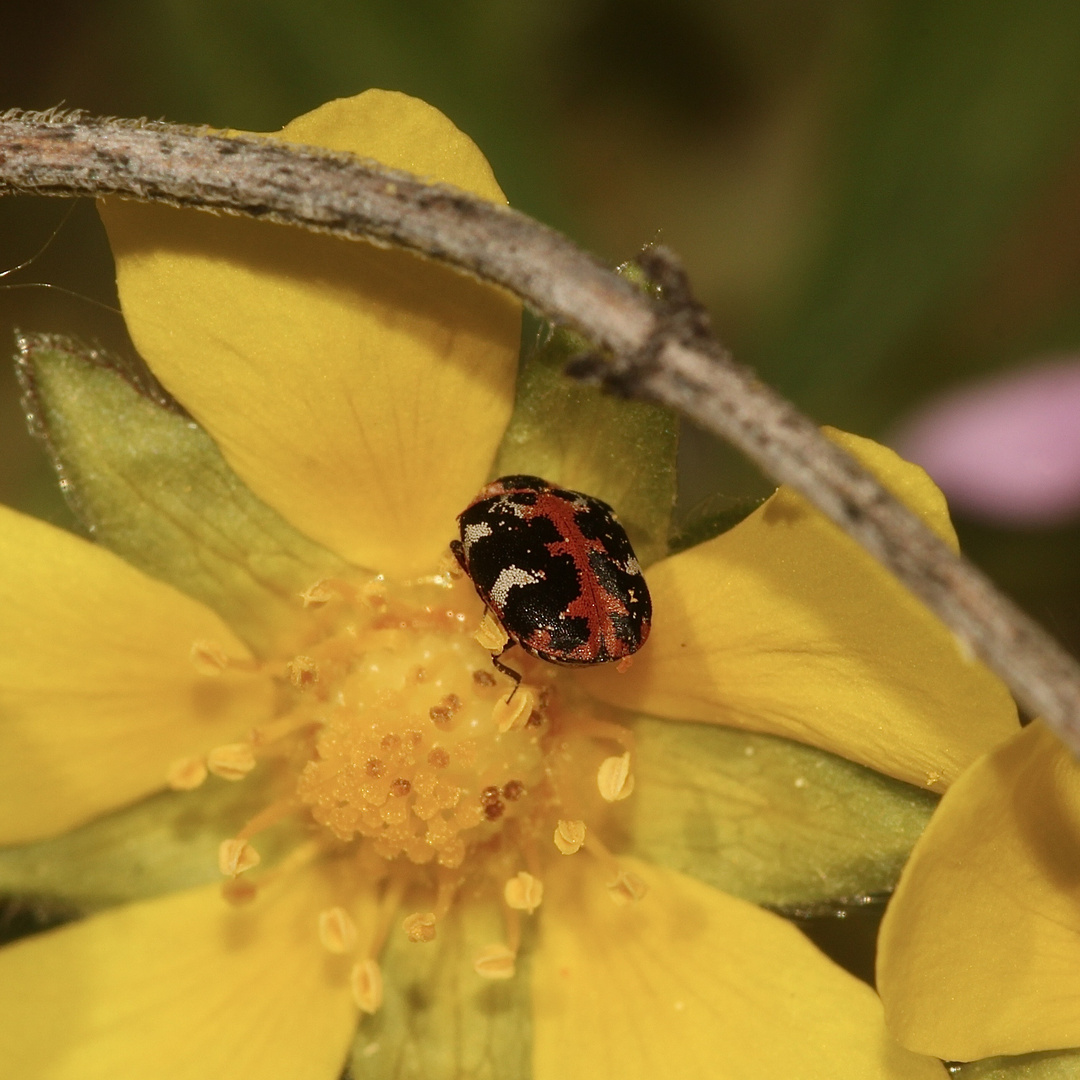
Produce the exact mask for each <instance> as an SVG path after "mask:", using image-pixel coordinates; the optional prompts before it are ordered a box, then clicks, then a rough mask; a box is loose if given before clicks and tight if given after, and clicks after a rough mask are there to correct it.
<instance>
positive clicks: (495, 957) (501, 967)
mask: <svg viewBox="0 0 1080 1080" xmlns="http://www.w3.org/2000/svg"><path fill="white" fill-rule="evenodd" d="M515 959H516V956H515V954H514V952H513V951H512V950H510V949H509V948H507V947H506V946H505V945H499V944H495V945H485V946H484V947H483V948H482V949H481V950H480V952H479V953H477V955H476V959H475V960H473V970H474V971H475V972H476V974H477V975H480V976H482V977H483V978H485V979H512V978H513V977H514V961H515Z"/></svg>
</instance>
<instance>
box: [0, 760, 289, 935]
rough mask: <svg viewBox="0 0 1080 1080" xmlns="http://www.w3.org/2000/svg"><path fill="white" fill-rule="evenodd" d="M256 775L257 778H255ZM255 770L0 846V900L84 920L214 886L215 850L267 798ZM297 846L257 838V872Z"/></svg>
mask: <svg viewBox="0 0 1080 1080" xmlns="http://www.w3.org/2000/svg"><path fill="white" fill-rule="evenodd" d="M260 774H262V775H260ZM273 779H274V778H273V775H272V773H271V772H270V771H269V769H267V770H266V772H265V773H263V770H262V769H261V768H260V769H259V770H257V771H256V772H255V773H253V774H252V775H251V776H248V777H246V778H245V779H244V780H243V781H242V782H240V783H233V782H229V781H226V780H219V779H217V778H216V777H213V776H211V777H210V778H209V779H208V780H207V781H206V783H205V784H203V786H202V787H200V788H197V789H196V790H194V791H166V792H162V793H160V794H158V795H152V796H150V798H148V799H143V800H142V801H140V802H138V803H135V804H134V805H132V806H129V807H126V808H125V809H123V810H117V811H116V812H115V813H112V814H107V815H106V816H104V817H100V818H97V819H95V820H94V821H92V822H90V823H89V824H87V825H83V826H82V827H81V828H78V829H74V830H73V831H72V832H69V833H64V834H63V835H62V836H57V837H54V838H52V839H49V840H39V841H37V842H35V843H32V844H22V845H19V846H17V847H7V848H0V895H6V896H18V897H41V898H45V899H47V900H60V901H63V902H64V903H65V904H66V905H69V906H70V907H72V908H74V909H75V910H77V911H78V912H79V913H82V914H85V913H87V912H91V911H98V910H100V909H102V908H107V907H111V906H113V905H114V904H120V903H127V902H130V901H133V900H146V899H149V898H151V897H154V896H161V895H164V894H165V893H170V892H175V891H177V890H180V889H188V888H193V887H194V886H196V885H205V884H208V883H209V882H212V881H220V880H221V872H220V871H219V870H218V861H217V860H218V846H219V845H220V843H221V841H222V840H225V839H227V838H228V837H230V836H234V835H235V834H236V832H237V830H239V828H240V827H241V826H242V825H243V824H244V822H246V821H247V820H248V819H249V818H251V817H253V816H254V815H255V814H256V813H258V812H259V811H260V810H261V809H263V808H264V807H265V806H266V805H267V804H268V803H269V802H270V801H271V800H272V799H273V798H274V797H275V796H274V791H273V788H274V783H273ZM297 842H299V837H298V835H297V833H296V829H295V826H291V825H281V826H278V827H275V828H271V829H267V830H266V831H265V832H261V833H260V834H259V837H258V840H257V841H256V846H257V848H258V851H259V855H260V857H261V858H262V863H263V865H264V866H269V865H272V864H273V863H274V862H276V861H277V860H278V859H280V858H281V857H282V856H283V855H284V854H285V853H286V852H287V851H288V850H289V848H290V847H291V846H292V845H293V844H295V843H297Z"/></svg>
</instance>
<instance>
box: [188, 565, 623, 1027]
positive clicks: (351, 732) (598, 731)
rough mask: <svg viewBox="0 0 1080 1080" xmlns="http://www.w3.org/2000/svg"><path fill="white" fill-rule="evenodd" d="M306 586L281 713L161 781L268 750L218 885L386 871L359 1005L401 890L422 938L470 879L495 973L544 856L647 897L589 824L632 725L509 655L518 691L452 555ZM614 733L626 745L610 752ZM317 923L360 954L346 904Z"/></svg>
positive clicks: (231, 776) (373, 1003) (216, 654)
mask: <svg viewBox="0 0 1080 1080" xmlns="http://www.w3.org/2000/svg"><path fill="white" fill-rule="evenodd" d="M303 600H304V603H305V605H306V606H307V607H308V608H311V609H315V610H316V612H317V615H318V619H319V620H320V623H321V630H320V636H319V637H318V639H317V640H314V641H312V642H310V643H309V644H308V645H306V646H305V648H304V652H303V653H302V654H298V655H295V656H293V657H290V658H289V659H288V660H287V661H285V662H284V663H283V664H282V665H281V668H279V670H282V671H283V674H282V676H280V677H279V678H280V682H281V684H282V689H283V698H284V699H285V700H286V701H287V704H286V705H285V707H284V708H283V709H282V711H281V713H280V715H279V716H277V717H275V718H274V719H271V720H269V721H267V722H266V723H264V724H261V725H259V726H258V727H256V728H255V729H254V730H253V732H252V735H251V738H250V739H249V740H248V741H247V742H243V743H234V744H229V745H228V746H223V747H217V748H215V749H214V750H211V751H210V753H209V754H208V755H207V757H206V758H205V759H189V760H186V761H183V762H177V763H176V764H175V765H174V766H173V768H172V769H171V770H170V776H169V779H170V783H171V784H172V786H173V787H176V788H190V787H195V786H197V785H198V784H199V783H200V782H201V780H202V779H203V778H204V777H205V775H206V773H207V771H209V772H211V773H214V774H215V775H217V776H219V777H221V778H223V779H227V780H240V779H242V778H243V777H244V776H246V775H247V774H248V773H249V772H251V771H252V769H254V768H255V766H256V764H257V763H258V762H259V761H260V760H261V759H273V760H274V762H275V763H276V769H277V772H278V774H279V780H280V784H279V788H280V795H279V797H278V798H277V799H276V800H274V801H272V802H271V803H270V804H269V805H268V806H266V808H265V809H264V810H263V811H261V812H260V813H258V814H256V815H255V817H254V818H252V819H251V820H250V821H249V822H248V823H247V824H246V825H245V826H244V827H243V828H242V829H241V830H240V831H239V832H238V833H237V834H236V836H234V837H232V838H230V839H227V840H225V841H224V842H223V843H222V845H221V851H220V857H219V863H220V868H221V870H222V872H223V874H225V875H226V877H227V879H228V881H227V882H226V887H225V895H226V897H227V898H228V899H230V900H232V901H233V902H244V901H247V900H249V899H252V898H253V897H254V896H255V894H256V893H257V891H258V889H259V888H260V887H261V883H262V882H265V881H266V880H267V879H270V878H272V877H273V876H275V875H277V874H280V873H282V872H285V871H287V869H288V868H289V867H290V866H292V865H296V864H297V863H299V862H302V861H305V860H309V859H311V858H313V857H316V856H335V857H337V859H338V861H339V862H340V861H342V860H345V861H346V862H347V861H348V860H349V859H355V864H354V865H355V866H356V872H357V873H358V874H361V875H362V876H363V877H364V879H365V880H368V881H371V880H378V879H380V878H381V879H382V880H383V892H384V898H383V903H382V904H381V910H382V912H383V916H382V919H383V923H382V925H381V926H379V927H377V928H376V931H375V933H374V936H373V938H372V940H370V941H368V942H367V943H365V949H366V956H365V957H364V958H363V959H361V960H359V961H358V962H357V963H356V964H355V966H354V969H353V992H354V996H355V998H356V1000H357V1003H358V1004H359V1005H360V1007H361V1008H362V1009H364V1010H366V1011H369V1012H370V1011H374V1009H375V1008H377V1007H378V1004H379V1002H380V1000H381V989H380V988H381V975H380V973H379V969H378V963H377V957H378V953H379V951H380V950H381V947H382V944H383V942H384V941H385V937H386V934H387V933H388V932H389V929H390V923H391V921H392V919H393V917H394V912H395V911H396V910H397V908H398V905H399V904H401V903H402V902H403V901H404V899H405V898H407V897H408V896H416V895H417V894H419V895H421V896H424V895H426V896H427V897H429V900H428V901H427V903H426V904H423V905H422V907H424V906H426V907H428V908H430V910H423V909H421V910H417V911H413V912H412V913H410V914H409V915H407V916H406V918H405V919H404V922H403V924H402V928H403V929H404V931H405V933H406V934H407V936H408V937H409V938H410V939H411V940H413V941H416V942H424V941H430V940H432V939H433V938H434V937H435V936H436V932H437V931H436V927H437V924H438V922H439V920H440V919H442V918H443V917H444V916H445V915H446V914H447V912H448V911H449V909H450V907H451V905H452V903H453V901H454V897H455V894H456V893H458V892H459V891H460V890H461V888H462V886H463V884H464V883H465V882H466V880H468V881H469V893H470V895H471V896H475V895H481V894H484V893H485V892H486V893H487V895H489V896H490V897H491V899H492V900H494V901H495V902H496V903H499V904H500V905H501V906H502V907H503V909H504V915H505V917H506V925H507V934H506V941H505V942H499V943H494V944H492V945H490V946H488V947H487V948H486V949H485V950H483V952H482V953H481V955H479V956H477V957H476V958H475V964H474V966H475V969H476V971H477V972H478V973H479V974H481V975H484V976H487V977H489V978H506V977H509V976H510V975H512V974H513V969H514V956H515V954H516V952H517V947H518V942H519V940H520V922H519V920H520V913H522V912H528V913H531V912H532V911H534V910H535V909H536V908H537V907H538V906H539V905H540V904H541V902H542V898H543V886H542V874H543V870H542V863H543V861H544V859H545V858H551V857H554V858H556V859H559V858H561V856H565V855H572V854H575V853H576V852H578V851H579V850H580V849H582V848H583V847H584V848H586V850H588V851H590V852H591V853H592V854H593V855H595V856H596V857H598V858H601V859H602V860H604V861H606V862H607V863H609V864H610V867H611V885H610V888H611V891H612V896H613V897H614V898H615V899H616V900H618V901H620V902H625V901H627V900H631V899H636V898H637V897H638V896H639V895H640V894H641V891H642V889H641V885H640V882H637V881H636V879H633V878H632V876H631V875H628V874H625V873H622V872H620V871H619V868H618V866H617V865H616V864H615V863H614V860H613V859H612V857H611V856H610V854H608V853H607V851H606V849H604V847H603V845H602V844H601V843H600V842H599V840H598V839H597V838H596V836H595V834H594V833H593V832H592V830H587V828H586V825H585V820H584V819H585V818H586V817H588V816H589V815H590V814H595V812H596V808H597V806H600V807H602V806H603V805H604V803H605V802H607V803H611V802H616V801H619V800H621V799H623V798H625V797H626V796H627V795H629V794H630V792H631V790H632V788H633V775H632V772H631V760H632V745H631V737H630V734H629V732H628V731H626V730H625V729H624V728H621V727H619V726H618V725H616V724H613V723H610V722H607V721H605V720H601V719H597V718H595V717H594V716H593V715H592V714H591V713H590V712H589V711H588V710H584V711H583V710H582V709H581V708H580V707H578V706H577V705H576V704H574V705H572V704H571V703H569V702H568V700H567V690H568V689H570V688H568V687H567V685H566V680H565V679H562V680H561V681H560V678H559V676H560V671H559V669H558V668H556V667H554V666H553V665H550V664H546V663H543V662H541V661H538V660H534V659H533V658H531V657H528V656H524V655H521V654H515V655H514V664H515V667H517V668H520V670H521V673H522V674H523V676H524V678H523V680H522V682H521V684H520V685H519V686H517V687H516V689H515V688H514V683H513V682H512V681H511V680H510V679H509V678H507V677H505V676H503V675H500V674H498V673H497V672H496V671H495V670H494V669H493V667H492V662H491V658H492V651H489V649H491V650H497V649H498V648H499V647H500V645H499V643H498V634H497V630H498V628H497V627H496V628H495V631H493V628H492V625H491V622H490V620H485V621H484V622H482V615H483V606H482V604H481V602H480V601H479V600H478V598H477V597H476V594H475V592H474V590H473V588H472V586H471V583H470V582H469V581H468V580H467V579H465V578H463V577H462V575H461V574H460V573H459V572H457V570H456V568H454V569H453V570H451V569H448V570H447V571H446V572H445V573H440V574H436V575H433V576H432V577H429V578H426V579H421V580H419V581H415V582H408V583H391V582H387V581H386V580H384V579H383V578H381V577H373V578H370V579H369V580H367V581H366V582H363V583H360V584H357V583H355V582H347V581H341V580H333V581H323V582H319V583H317V584H315V585H313V586H312V587H311V588H309V589H308V590H307V591H306V593H305V594H304V596H303ZM478 626H480V627H481V629H480V631H479V633H478V632H477V627H478ZM493 633H494V639H493ZM481 643H482V644H481ZM192 655H193V659H194V660H195V662H196V663H197V664H199V665H200V667H202V668H203V669H204V670H209V669H211V668H213V666H214V665H215V664H216V665H219V666H220V665H225V664H227V660H226V659H225V658H223V657H222V656H221V653H220V650H219V649H216V648H215V646H214V645H213V644H212V643H205V642H203V643H198V644H197V645H196V646H195V647H194V648H193V654H192ZM570 696H572V691H571V695H570ZM613 743H614V744H615V746H616V747H617V748H618V749H619V750H620V751H621V753H618V754H615V755H611V753H610V751H611V749H612V744H613ZM269 763H270V762H269V761H268V764H269ZM583 780H584V782H583ZM297 814H299V815H302V816H308V819H309V821H310V820H313V821H314V822H315V823H316V824H317V825H318V826H321V827H322V828H321V829H319V830H317V831H316V833H315V835H314V839H313V840H310V841H308V842H307V843H306V844H303V845H301V846H300V848H299V849H298V850H297V851H296V852H294V854H293V855H291V856H287V857H286V858H285V860H284V861H283V863H279V864H278V866H277V867H274V868H271V869H269V870H267V871H265V872H263V873H262V878H261V879H260V877H259V875H258V874H255V875H252V874H251V873H250V871H253V870H255V869H256V868H257V867H258V866H259V863H260V861H261V860H260V857H259V854H258V851H257V845H256V844H253V843H252V840H253V838H255V837H256V836H257V834H258V833H260V832H261V831H262V830H264V829H266V828H267V827H269V826H270V825H273V824H275V823H276V822H278V821H280V820H282V819H283V818H286V817H288V816H291V815H297ZM372 860H374V863H373V862H372ZM380 867H381V870H380V869H379V868H380ZM283 868H284V869H283ZM241 875H243V876H241ZM318 935H319V938H320V940H321V941H322V943H323V945H324V946H325V947H326V948H327V949H329V950H330V951H331V952H339V953H346V952H352V951H354V950H355V948H356V946H357V940H356V939H357V930H356V927H355V924H354V922H353V920H352V917H351V916H350V914H349V911H348V905H347V904H343V906H340V907H334V908H331V909H329V910H327V911H323V912H322V913H321V915H320V916H319V920H318Z"/></svg>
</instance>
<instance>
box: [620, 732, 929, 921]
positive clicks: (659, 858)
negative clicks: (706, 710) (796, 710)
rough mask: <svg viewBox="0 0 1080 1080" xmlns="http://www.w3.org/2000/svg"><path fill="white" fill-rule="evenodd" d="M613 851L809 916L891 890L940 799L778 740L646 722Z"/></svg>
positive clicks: (860, 767) (861, 767)
mask: <svg viewBox="0 0 1080 1080" xmlns="http://www.w3.org/2000/svg"><path fill="white" fill-rule="evenodd" d="M632 727H633V731H634V734H635V738H636V740H637V753H636V764H635V766H634V773H635V781H636V782H635V787H634V793H633V796H632V797H631V798H629V799H627V800H626V801H625V802H623V803H620V804H618V808H617V813H618V815H619V817H618V818H617V819H616V827H617V829H618V830H619V833H620V835H619V837H618V839H617V840H613V847H615V848H617V849H618V850H621V851H624V852H626V853H628V854H634V855H637V856H639V857H641V858H643V859H648V860H651V861H653V862H657V863H660V864H661V865H663V866H668V867H671V868H672V869H675V870H680V871H682V872H684V873H687V874H692V875H693V876H694V877H697V878H699V879H700V880H702V881H705V882H707V883H708V884H710V885H715V886H716V887H717V888H719V889H723V890H724V891H725V892H729V893H733V894H734V895H736V896H741V897H743V898H744V899H746V900H752V901H754V902H755V903H759V904H767V905H770V906H773V907H779V908H784V909H806V908H813V907H814V906H815V905H820V904H825V903H830V902H842V901H844V900H849V899H852V898H856V897H861V896H867V895H870V894H874V893H881V892H886V891H888V890H890V889H892V887H893V886H894V885H895V883H896V880H897V877H898V876H899V873H900V869H901V867H902V866H903V864H904V861H905V859H906V858H907V855H908V852H909V851H910V850H911V847H912V845H913V844H914V843H915V840H916V839H917V838H918V836H919V834H920V833H921V832H922V830H923V828H924V827H925V825H926V823H927V821H928V820H929V818H930V814H931V813H932V811H933V809H934V806H935V804H936V802H937V799H936V797H935V796H933V795H930V794H929V793H927V792H924V791H921V790H919V789H918V788H914V787H911V786H909V785H907V784H904V783H901V782H900V781H898V780H893V779H891V778H889V777H886V776H883V775H881V774H880V773H876V772H874V771H872V770H871V769H867V768H864V767H863V766H861V765H856V764H854V763H853V762H850V761H846V760H844V759H842V758H838V757H835V756H833V755H832V754H828V753H826V752H825V751H823V750H817V749H815V748H813V747H809V746H804V745H802V744H801V743H795V742H790V741H788V740H787V739H781V738H775V737H773V736H771V735H756V734H750V733H746V732H740V731H735V730H732V729H730V728H722V727H715V726H713V725H710V724H693V723H678V722H675V721H669V720H657V719H653V718H651V717H639V718H638V719H637V720H635V721H634V722H633V725H632Z"/></svg>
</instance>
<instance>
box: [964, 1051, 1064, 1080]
mask: <svg viewBox="0 0 1080 1080" xmlns="http://www.w3.org/2000/svg"><path fill="white" fill-rule="evenodd" d="M951 1071H952V1074H953V1076H954V1077H957V1078H958V1080H1076V1077H1078V1076H1080V1050H1045V1051H1042V1052H1040V1053H1038V1054H1021V1055H1019V1056H1017V1057H993V1058H983V1059H982V1060H981V1061H966V1062H964V1063H963V1064H961V1065H954V1066H953V1067H952V1070H951Z"/></svg>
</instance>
